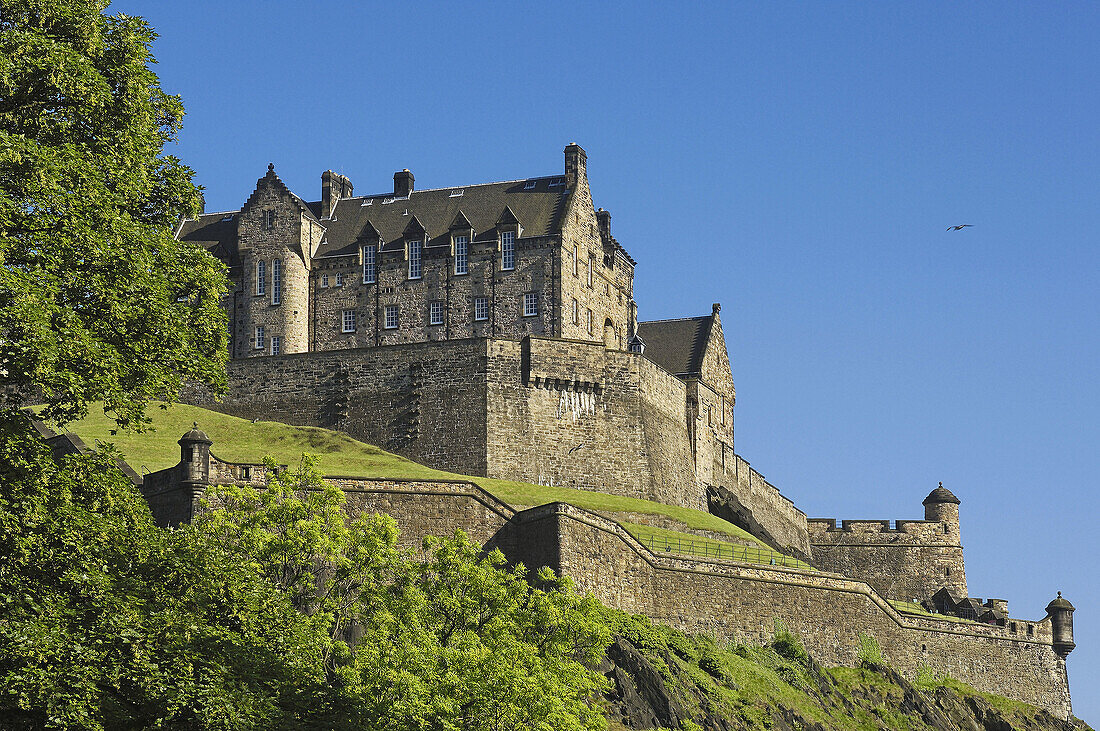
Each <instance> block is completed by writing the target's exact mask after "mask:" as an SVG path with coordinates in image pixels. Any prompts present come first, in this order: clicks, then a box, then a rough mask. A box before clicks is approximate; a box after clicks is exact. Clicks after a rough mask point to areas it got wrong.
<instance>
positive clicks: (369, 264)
mask: <svg viewBox="0 0 1100 731" xmlns="http://www.w3.org/2000/svg"><path fill="white" fill-rule="evenodd" d="M374 252H375V247H373V246H364V247H363V284H373V283H374V281H375V279H374V276H375V273H374Z"/></svg>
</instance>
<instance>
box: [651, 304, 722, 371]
mask: <svg viewBox="0 0 1100 731" xmlns="http://www.w3.org/2000/svg"><path fill="white" fill-rule="evenodd" d="M713 322H714V316H713V315H703V316H702V317H685V318H682V319H679V320H651V321H649V322H639V323H638V336H639V337H641V339H642V340H643V341H644V342H645V353H644V355H645V357H647V358H649V359H650V360H651V361H653V362H654V363H656V364H657V365H659V366H661V367H662V368H664V369H665V370H666V371H668V372H669V373H671V374H673V375H676V376H695V375H699V374H700V373H701V372H702V369H703V354H704V353H705V352H706V349H707V341H708V340H709V339H710V330H711V325H712V323H713Z"/></svg>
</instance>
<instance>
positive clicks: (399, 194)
mask: <svg viewBox="0 0 1100 731" xmlns="http://www.w3.org/2000/svg"><path fill="white" fill-rule="evenodd" d="M412 192H413V174H412V173H410V172H409V169H408V168H405V169H404V170H402V171H401V172H399V173H394V174H393V197H394V198H406V197H408V195H409V194H410V193H412Z"/></svg>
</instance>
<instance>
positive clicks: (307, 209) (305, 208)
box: [241, 162, 321, 223]
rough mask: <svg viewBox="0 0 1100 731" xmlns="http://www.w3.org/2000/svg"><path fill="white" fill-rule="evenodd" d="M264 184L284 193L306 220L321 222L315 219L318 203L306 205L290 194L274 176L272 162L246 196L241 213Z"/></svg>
mask: <svg viewBox="0 0 1100 731" xmlns="http://www.w3.org/2000/svg"><path fill="white" fill-rule="evenodd" d="M265 182H266V183H268V184H269V185H272V186H274V187H275V189H276V190H281V191H282V192H283V193H285V194H286V195H287V196H288V197H289V198H290V200H291V201H292V202H293V203H294V205H296V206H297V207H298V210H299V211H301V212H302V213H304V214H305V215H306V218H311V219H313V220H314V221H316V222H317V223H320V222H321V219H319V218H318V217H317V212H320V208H321V204H320V203H306V202H305V201H304V200H302V199H301V198H299V197H298V196H296V195H294V193H293V192H291V190H290V188H288V187H286V183H284V182H283V181H282V178H280V177H279V176H278V175H276V174H275V163H272V162H269V163H268V164H267V174H266V175H264V176H263V177H262V178H260V179H259V180H257V181H256V189H255V190H253V191H252V195H250V196H248V200H246V201H245V202H244V205H243V206H241V210H242V211H243V210H244V209H245V208H248V206H249V205H251V203H252V201H253V199H254V198H255V197H256V196H257V195H259V193H260V185H261V184H263V183H265ZM315 210H316V212H315Z"/></svg>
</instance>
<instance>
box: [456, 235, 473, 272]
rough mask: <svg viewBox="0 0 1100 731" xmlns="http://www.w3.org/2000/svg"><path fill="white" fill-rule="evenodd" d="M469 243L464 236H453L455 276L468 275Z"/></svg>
mask: <svg viewBox="0 0 1100 731" xmlns="http://www.w3.org/2000/svg"><path fill="white" fill-rule="evenodd" d="M469 247H470V241H469V239H467V238H466V237H465V236H455V274H469V273H470V248H469Z"/></svg>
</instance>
